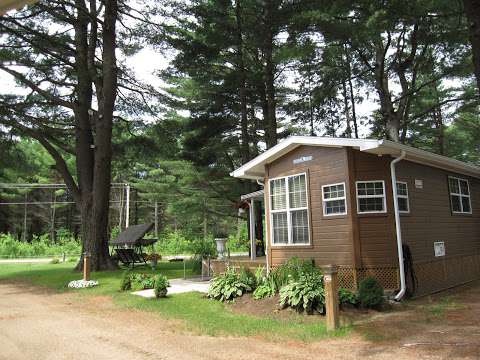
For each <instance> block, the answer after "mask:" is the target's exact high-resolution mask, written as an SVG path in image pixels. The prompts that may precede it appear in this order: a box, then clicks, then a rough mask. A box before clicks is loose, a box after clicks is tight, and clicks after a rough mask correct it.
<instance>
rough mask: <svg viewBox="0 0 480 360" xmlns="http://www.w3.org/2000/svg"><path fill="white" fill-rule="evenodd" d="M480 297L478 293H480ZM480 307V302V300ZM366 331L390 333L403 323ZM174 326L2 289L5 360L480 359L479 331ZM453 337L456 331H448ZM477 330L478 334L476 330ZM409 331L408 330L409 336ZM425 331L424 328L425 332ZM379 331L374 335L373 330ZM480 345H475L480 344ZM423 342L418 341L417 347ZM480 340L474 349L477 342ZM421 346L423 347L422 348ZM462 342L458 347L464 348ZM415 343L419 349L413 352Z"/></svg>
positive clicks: (34, 291)
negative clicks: (239, 331) (331, 335)
mask: <svg viewBox="0 0 480 360" xmlns="http://www.w3.org/2000/svg"><path fill="white" fill-rule="evenodd" d="M477 295H478V294H477ZM477 301H478V300H477ZM385 321H386V323H381V322H380V323H379V325H378V326H376V325H374V324H368V325H366V329H364V330H365V331H369V330H368V326H370V327H371V326H373V329H374V330H375V329H376V330H378V331H380V332H384V331H386V332H388V331H389V330H388V329H389V327H390V326H395V322H396V321H397V320H395V319H392V320H391V321H390V320H385ZM175 325H176V324H175V322H173V321H165V320H163V319H161V318H160V317H157V316H155V315H151V314H146V313H143V312H140V311H133V310H119V309H118V308H116V307H115V306H114V305H113V304H111V302H110V299H109V298H101V297H99V298H95V299H91V298H89V300H88V303H87V304H85V303H80V302H79V301H78V297H76V298H73V297H72V295H71V294H56V293H52V292H50V291H47V290H43V289H39V288H35V287H29V286H26V285H22V284H14V285H12V284H5V283H0V359H2V360H3V359H5V360H17V359H22V360H25V359H35V360H36V359H49V360H55V359H69V360H76V359H99V360H103V359H115V360H123V359H128V360H135V359H142V360H143V359H176V360H181V359H193V360H195V359H262V360H265V359H319V358H322V359H358V358H362V359H363V358H365V359H396V360H397V359H416V360H417V359H427V358H428V359H453V358H462V359H466V358H468V359H470V358H471V359H477V358H478V356H479V354H480V341H479V337H480V329H479V327H478V322H477V323H476V324H474V325H473V327H471V328H469V329H468V332H470V333H471V332H472V331H474V332H475V331H477V333H479V334H477V336H475V333H473V334H472V335H471V336H470V337H464V336H463V335H462V341H461V342H459V343H456V344H454V345H452V344H453V343H452V344H450V345H445V344H444V345H432V342H435V341H437V342H438V341H441V340H444V341H443V343H445V341H452V338H451V337H449V335H445V333H443V334H441V333H435V332H433V333H429V334H428V333H427V334H423V333H422V334H421V336H420V335H419V334H418V333H417V334H416V335H415V334H414V338H407V337H402V338H401V339H398V337H395V338H394V339H386V340H385V341H380V342H378V341H371V340H368V339H366V338H365V336H364V335H360V334H357V333H353V334H351V335H349V336H348V337H346V338H342V339H333V340H323V341H319V342H317V343H314V344H302V343H298V342H290V343H288V342H283V343H271V342H266V341H263V340H261V339H257V338H234V337H209V336H198V335H194V334H185V333H183V332H180V331H178V330H176V329H178V327H176V326H175ZM442 329H443V331H447V332H448V331H451V330H452V329H451V328H442ZM472 329H473V330H472ZM404 330H408V329H404ZM417 330H418V329H417ZM370 331H371V329H370ZM475 339H476V340H477V342H476V343H475V342H474V340H475ZM415 340H418V341H415ZM472 341H473V342H472ZM415 342H416V343H417V344H415ZM457 342H458V341H457ZM412 344H413V345H412Z"/></svg>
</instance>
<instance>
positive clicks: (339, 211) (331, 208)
mask: <svg viewBox="0 0 480 360" xmlns="http://www.w3.org/2000/svg"><path fill="white" fill-rule="evenodd" d="M322 200H323V216H335V215H345V214H346V213H347V198H346V196H345V183H338V184H329V185H323V186H322Z"/></svg>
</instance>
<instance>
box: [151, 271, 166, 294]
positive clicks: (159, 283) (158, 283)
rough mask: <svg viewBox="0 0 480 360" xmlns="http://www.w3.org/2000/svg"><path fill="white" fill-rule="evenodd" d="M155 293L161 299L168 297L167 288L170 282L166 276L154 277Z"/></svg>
mask: <svg viewBox="0 0 480 360" xmlns="http://www.w3.org/2000/svg"><path fill="white" fill-rule="evenodd" d="M154 282H155V284H154V288H153V289H154V292H155V297H157V298H160V297H165V296H167V287H169V286H170V283H169V282H168V279H167V277H166V276H165V275H161V274H160V275H156V276H155V277H154Z"/></svg>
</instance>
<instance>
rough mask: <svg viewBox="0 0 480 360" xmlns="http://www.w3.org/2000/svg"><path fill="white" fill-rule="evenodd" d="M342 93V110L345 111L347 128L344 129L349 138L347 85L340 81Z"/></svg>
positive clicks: (350, 131) (350, 130) (350, 134)
mask: <svg viewBox="0 0 480 360" xmlns="http://www.w3.org/2000/svg"><path fill="white" fill-rule="evenodd" d="M342 95H343V112H344V113H345V122H346V125H347V128H346V130H345V135H346V136H347V137H349V138H351V137H352V127H351V126H350V109H349V107H348V96H347V85H346V84H345V81H342Z"/></svg>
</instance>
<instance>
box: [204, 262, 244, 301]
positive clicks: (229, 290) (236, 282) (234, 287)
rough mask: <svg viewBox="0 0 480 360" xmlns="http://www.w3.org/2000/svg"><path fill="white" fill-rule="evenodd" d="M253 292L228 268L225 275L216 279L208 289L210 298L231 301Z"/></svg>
mask: <svg viewBox="0 0 480 360" xmlns="http://www.w3.org/2000/svg"><path fill="white" fill-rule="evenodd" d="M249 291H252V288H251V287H250V286H249V285H248V284H246V283H244V282H242V281H241V280H240V276H239V274H238V273H236V272H235V270H234V269H232V268H227V270H226V271H225V273H224V274H222V275H219V276H217V277H215V278H214V279H213V280H212V283H211V284H210V287H209V289H208V297H210V298H212V299H215V300H220V301H230V300H233V299H234V298H236V297H238V296H242V295H243V294H244V293H246V292H249Z"/></svg>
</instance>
